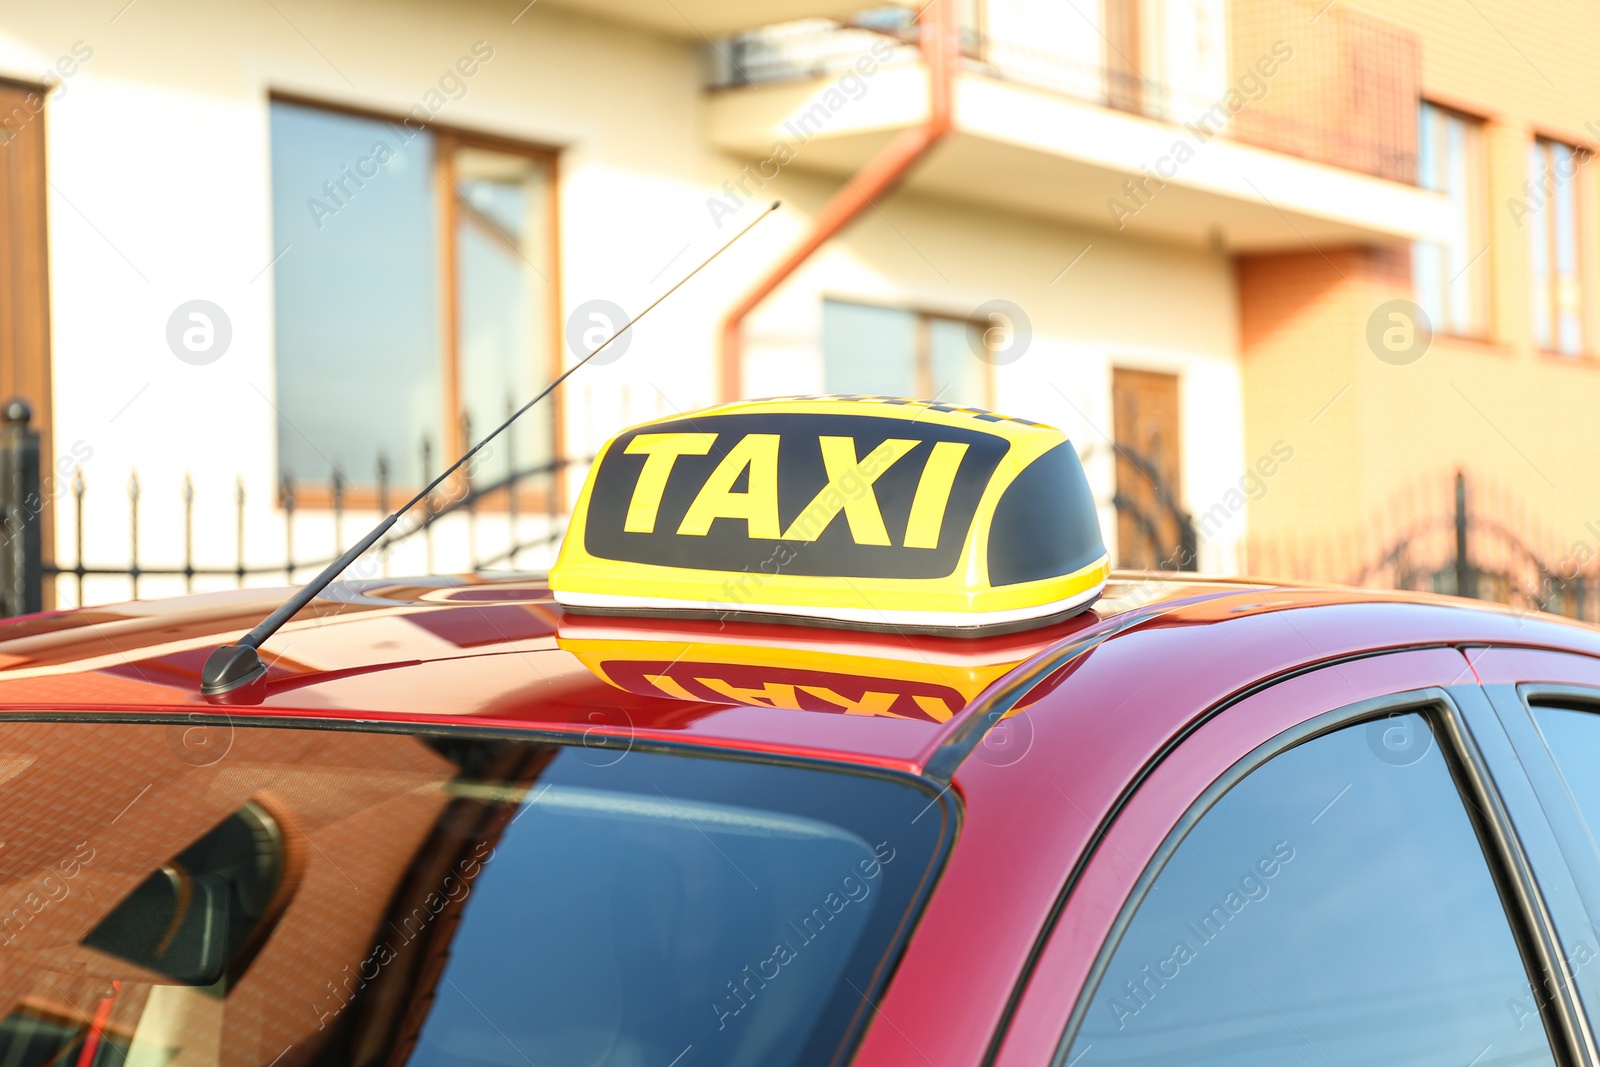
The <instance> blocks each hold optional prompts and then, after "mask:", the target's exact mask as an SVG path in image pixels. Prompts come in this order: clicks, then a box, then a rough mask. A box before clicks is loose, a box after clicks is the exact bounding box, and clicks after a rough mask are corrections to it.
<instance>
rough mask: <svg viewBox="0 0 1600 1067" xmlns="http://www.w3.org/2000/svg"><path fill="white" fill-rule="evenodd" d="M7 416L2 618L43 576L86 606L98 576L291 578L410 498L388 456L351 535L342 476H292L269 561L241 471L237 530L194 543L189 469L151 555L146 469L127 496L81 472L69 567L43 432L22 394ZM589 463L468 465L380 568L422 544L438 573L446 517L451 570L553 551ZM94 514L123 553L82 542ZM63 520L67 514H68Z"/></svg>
mask: <svg viewBox="0 0 1600 1067" xmlns="http://www.w3.org/2000/svg"><path fill="white" fill-rule="evenodd" d="M0 414H3V416H4V419H5V422H4V425H3V426H0V516H3V519H0V614H3V615H6V616H10V615H20V614H24V613H27V612H33V611H39V610H41V609H42V607H43V605H44V603H45V600H46V597H45V595H44V593H45V586H46V583H58V582H61V581H62V580H65V581H66V582H67V586H66V587H65V588H63V589H62V590H61V591H62V592H63V593H68V592H75V593H76V600H77V603H79V604H83V603H84V602H85V582H86V580H89V579H92V578H108V577H109V578H115V579H122V580H123V581H125V583H126V585H125V589H126V592H127V595H128V596H129V598H131V599H137V598H138V597H139V595H140V584H141V581H142V580H146V579H151V578H167V579H181V580H182V582H183V587H184V589H185V590H186V591H192V590H193V589H194V587H195V581H196V579H208V578H209V579H222V580H224V581H231V583H232V584H233V585H234V586H236V587H240V588H242V587H244V586H245V585H246V584H247V582H249V581H251V580H252V579H260V578H272V577H278V576H281V577H282V579H283V580H284V581H285V582H287V583H289V584H293V583H295V582H296V581H297V580H301V579H304V578H305V577H307V576H308V575H309V574H310V573H314V572H315V571H317V570H320V569H321V568H323V567H325V566H326V565H327V564H328V563H329V562H330V561H331V560H333V559H334V558H335V557H336V556H338V554H339V553H340V552H341V551H342V550H343V548H344V547H345V543H346V535H347V534H349V535H350V538H349V539H350V540H353V539H354V538H355V536H358V535H359V534H360V533H362V532H365V530H366V529H367V528H368V525H369V524H370V522H371V521H375V520H374V519H373V514H374V513H375V514H377V515H383V514H387V513H388V512H389V511H390V510H391V508H392V507H394V506H396V505H398V504H399V503H401V502H403V501H404V500H405V499H407V498H408V497H409V496H410V493H409V492H408V491H406V490H405V489H404V488H402V487H396V486H394V485H392V484H391V482H390V479H389V467H388V464H387V463H385V462H384V461H383V460H382V458H381V457H380V459H379V461H378V463H377V465H376V475H377V477H376V479H375V482H374V484H373V486H371V487H363V492H362V496H363V498H364V501H366V502H370V503H371V504H372V505H373V507H372V508H370V509H369V508H362V509H359V512H358V514H359V513H365V514H360V518H361V520H362V521H361V522H360V528H359V529H357V528H355V525H354V523H353V522H352V523H350V525H351V528H350V529H348V530H347V529H346V526H347V519H349V518H350V517H351V512H356V511H357V509H354V508H350V507H349V506H348V505H347V501H348V500H349V499H350V497H351V495H352V494H351V490H350V487H349V485H348V484H347V482H346V479H345V477H344V476H343V475H342V474H341V473H340V472H339V471H337V470H335V471H334V472H333V473H332V474H331V475H330V477H329V480H328V482H327V484H326V486H316V487H312V486H308V485H307V483H304V482H298V483H297V482H295V481H294V480H293V479H292V478H287V477H286V478H284V479H283V480H282V481H281V482H280V483H279V484H278V486H277V487H276V490H277V491H276V500H275V504H276V507H275V509H274V510H275V511H276V513H277V514H276V516H275V517H274V518H275V521H278V522H281V536H282V540H281V545H282V553H281V556H279V558H277V559H268V558H266V555H265V554H264V553H263V552H262V551H260V550H259V549H258V548H257V549H252V546H251V543H250V542H251V540H252V538H254V539H255V540H257V541H259V540H261V535H262V534H263V533H264V532H265V531H264V529H263V527H262V525H261V524H260V523H259V522H257V523H256V524H255V525H253V526H252V524H251V523H250V522H249V521H248V520H247V505H249V504H251V503H252V501H251V499H250V496H249V493H248V491H247V488H246V481H245V479H244V478H243V477H239V478H236V479H235V481H234V485H233V493H232V501H231V503H232V512H233V522H232V524H231V529H228V528H219V526H218V524H217V523H216V522H210V523H207V524H205V527H204V529H203V531H202V535H201V537H200V538H199V542H200V543H199V544H198V545H197V537H196V500H197V496H198V494H197V491H196V487H195V483H194V480H193V479H192V478H191V477H189V476H188V475H185V476H184V477H183V480H182V482H181V483H180V484H179V485H178V486H176V487H175V491H172V490H170V489H169V491H168V492H167V493H165V494H164V499H163V502H162V504H161V505H157V506H164V507H173V506H176V507H177V508H179V509H181V511H180V513H179V520H178V526H179V527H180V528H181V531H182V532H181V538H182V548H181V554H180V553H178V552H176V551H175V550H174V549H175V547H176V546H175V545H173V544H172V543H171V541H172V540H176V538H172V539H167V538H163V539H162V544H161V546H159V547H158V548H157V549H156V551H155V553H154V554H153V555H154V558H153V559H152V554H151V553H150V552H149V551H148V550H149V545H148V544H147V543H145V542H144V541H143V540H142V539H141V536H140V533H141V527H142V526H144V525H146V524H147V523H148V522H149V520H150V518H151V515H150V514H149V512H150V510H151V508H152V501H151V499H150V498H149V495H148V493H147V490H146V486H145V485H144V484H143V482H141V480H140V478H139V475H138V472H137V471H136V470H135V471H134V472H132V473H131V474H130V476H129V478H128V480H127V482H126V483H125V484H124V486H123V487H122V492H121V494H118V493H116V491H115V489H111V490H110V491H109V492H107V493H106V494H105V495H104V496H103V497H102V496H100V495H99V493H100V491H99V489H98V487H96V490H95V491H94V492H91V487H90V484H89V480H88V479H87V478H86V477H85V475H84V472H83V470H82V469H81V468H79V469H77V470H75V471H74V472H73V473H72V476H71V478H70V480H69V481H68V483H67V487H66V495H67V498H68V499H69V500H70V501H71V503H72V506H71V516H70V534H69V536H68V538H67V539H66V540H67V541H68V542H69V544H70V546H71V556H70V562H65V561H62V560H58V559H56V558H55V554H54V548H55V546H52V545H46V544H44V538H43V525H44V524H43V522H42V521H41V520H42V513H43V511H44V509H45V508H46V507H48V506H49V505H50V494H48V493H47V492H45V491H44V487H43V486H42V485H41V469H40V447H39V435H38V433H37V432H36V431H35V429H34V428H33V426H32V425H31V418H32V413H31V411H30V409H29V408H28V406H27V405H26V404H25V403H23V402H21V401H15V400H14V401H11V402H10V403H9V404H8V405H7V406H6V408H5V409H4V411H3V412H0ZM422 452H423V455H424V456H425V457H427V458H425V460H424V462H425V467H424V469H428V467H430V466H431V463H429V462H428V460H429V459H431V449H430V448H429V446H428V444H427V443H426V442H424V443H423V445H422ZM592 461H593V457H584V458H570V459H558V460H556V461H554V462H548V463H543V464H539V465H535V466H530V467H526V468H522V469H516V470H513V471H512V472H510V473H508V474H505V475H502V476H500V477H497V478H493V479H489V480H480V479H479V478H477V477H476V476H475V474H474V471H473V469H472V468H471V467H470V466H469V467H466V468H463V474H462V476H461V477H460V478H459V479H457V480H456V481H454V482H453V483H447V484H446V485H445V486H442V487H441V488H440V489H439V490H438V491H436V492H435V493H434V494H433V495H431V496H430V497H429V498H428V499H427V500H425V501H424V502H423V503H421V504H419V505H417V507H416V508H414V509H412V512H411V516H412V519H411V521H410V522H409V524H407V525H405V526H404V527H403V528H400V529H397V530H396V531H395V532H394V533H392V534H390V535H389V536H388V537H385V538H384V539H383V540H381V541H380V542H379V543H378V545H377V546H376V547H375V548H374V550H373V559H374V561H375V563H374V565H375V566H376V567H378V568H379V569H380V570H381V572H382V573H383V574H388V573H389V569H388V568H389V558H390V555H391V553H392V552H393V551H394V550H395V549H396V548H397V547H400V546H407V545H414V544H418V543H420V545H421V547H422V561H423V564H424V566H425V569H426V572H427V573H430V574H431V573H435V571H436V567H437V564H438V561H437V560H436V559H435V551H434V542H435V537H436V535H437V534H438V533H439V532H440V531H441V530H442V529H444V528H445V524H446V523H455V524H457V527H456V529H455V530H454V531H453V532H454V533H456V534H457V535H459V536H456V537H454V538H452V543H453V544H462V543H464V551H462V550H457V551H452V552H451V553H449V558H448V560H447V561H446V563H445V566H446V569H447V570H449V571H452V572H454V571H478V570H485V569H500V568H505V569H511V568H515V567H516V566H517V565H518V560H519V557H521V556H522V555H523V554H525V553H529V552H539V553H541V554H548V553H550V552H551V551H553V549H554V547H555V546H556V545H557V544H559V542H560V539H561V537H562V535H563V533H564V531H565V525H566V518H567V516H566V514H565V513H564V511H562V510H561V505H562V502H563V495H562V492H561V487H562V485H563V482H564V474H565V472H566V471H567V470H568V468H576V469H577V470H578V472H579V473H580V475H581V472H582V470H583V469H584V468H586V467H587V466H588V465H589V464H590V463H591V462H592ZM119 495H120V500H119V499H118V497H119ZM306 496H315V497H316V499H317V504H318V505H319V506H317V507H314V508H307V507H304V506H303V505H302V503H301V498H302V497H306ZM391 497H393V500H391ZM530 499H531V500H533V501H535V502H536V503H537V504H538V505H540V506H539V508H538V510H537V511H534V510H532V509H530V508H529V506H528V504H529V501H530ZM323 505H325V506H323ZM490 514H492V515H493V519H494V522H493V525H494V527H495V531H496V536H495V537H494V538H492V539H488V538H484V537H483V536H482V529H481V527H483V526H484V525H486V523H485V519H486V516H487V515H490ZM91 515H92V516H93V517H94V523H95V525H96V526H97V527H107V526H115V525H117V524H119V523H121V524H124V526H123V528H124V529H125V531H126V536H125V538H122V539H121V540H122V542H123V543H125V544H126V546H127V557H126V558H125V559H122V560H94V559H92V558H91V555H90V549H89V547H88V545H87V543H86V538H85V523H86V518H87V517H89V516H91ZM309 516H315V517H317V518H318V519H319V520H322V521H321V522H319V525H320V526H323V527H331V530H330V531H329V532H330V534H331V536H330V537H329V538H328V539H327V542H328V543H327V552H326V554H323V553H319V552H315V551H306V550H305V549H304V547H303V541H302V544H301V547H297V543H296V542H297V536H296V535H297V532H301V526H302V520H303V519H305V518H307V517H309ZM163 517H164V518H168V519H170V516H163ZM57 521H58V522H59V521H61V515H60V511H58V512H57ZM171 526H172V523H171V522H170V521H169V522H168V523H166V527H167V528H169V529H170V528H171ZM530 527H531V530H530ZM223 546H226V548H224V547H223ZM229 556H231V559H230V558H228V557H229ZM212 584H215V583H214V582H213V583H212ZM58 588H61V587H59V586H58Z"/></svg>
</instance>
